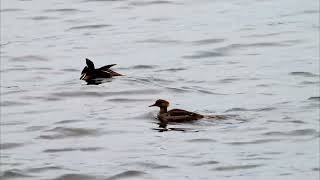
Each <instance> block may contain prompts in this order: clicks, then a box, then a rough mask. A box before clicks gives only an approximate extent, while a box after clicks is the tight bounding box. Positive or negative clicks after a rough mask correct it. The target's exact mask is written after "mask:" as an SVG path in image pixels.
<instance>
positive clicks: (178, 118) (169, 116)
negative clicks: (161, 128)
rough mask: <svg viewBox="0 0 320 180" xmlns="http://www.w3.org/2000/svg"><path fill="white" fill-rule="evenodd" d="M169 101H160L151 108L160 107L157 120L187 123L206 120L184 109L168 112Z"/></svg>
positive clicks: (202, 116)
mask: <svg viewBox="0 0 320 180" xmlns="http://www.w3.org/2000/svg"><path fill="white" fill-rule="evenodd" d="M169 104H170V103H169V101H166V100H163V99H158V100H157V101H156V102H155V103H154V104H152V105H150V106H149V107H153V106H156V107H159V108H160V111H159V113H158V115H157V118H158V119H159V120H160V122H186V121H194V120H199V119H202V118H204V117H205V116H204V115H201V114H198V113H195V112H190V111H186V110H182V109H171V110H169V111H168V107H169Z"/></svg>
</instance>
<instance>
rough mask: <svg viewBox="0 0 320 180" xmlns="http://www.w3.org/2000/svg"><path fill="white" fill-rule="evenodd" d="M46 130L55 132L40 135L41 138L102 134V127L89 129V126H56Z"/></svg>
mask: <svg viewBox="0 0 320 180" xmlns="http://www.w3.org/2000/svg"><path fill="white" fill-rule="evenodd" d="M46 132H53V133H54V134H51V135H40V136H39V138H41V139H63V138H69V137H83V136H99V135H101V134H102V131H101V130H100V129H88V128H66V127H56V128H53V129H51V130H47V131H46Z"/></svg>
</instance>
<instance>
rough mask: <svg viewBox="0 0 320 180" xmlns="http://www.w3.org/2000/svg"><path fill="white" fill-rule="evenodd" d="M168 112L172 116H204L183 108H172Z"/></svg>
mask: <svg viewBox="0 0 320 180" xmlns="http://www.w3.org/2000/svg"><path fill="white" fill-rule="evenodd" d="M168 114H169V115H170V116H202V115H200V114H197V113H194V112H190V111H186V110H183V109H171V110H170V111H168Z"/></svg>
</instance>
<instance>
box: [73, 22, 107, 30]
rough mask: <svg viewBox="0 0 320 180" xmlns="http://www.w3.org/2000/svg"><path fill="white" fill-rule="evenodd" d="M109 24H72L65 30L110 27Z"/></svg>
mask: <svg viewBox="0 0 320 180" xmlns="http://www.w3.org/2000/svg"><path fill="white" fill-rule="evenodd" d="M110 26H111V25H109V24H94V25H83V26H74V27H71V28H69V29H67V30H68V31H72V30H82V29H101V28H105V27H110Z"/></svg>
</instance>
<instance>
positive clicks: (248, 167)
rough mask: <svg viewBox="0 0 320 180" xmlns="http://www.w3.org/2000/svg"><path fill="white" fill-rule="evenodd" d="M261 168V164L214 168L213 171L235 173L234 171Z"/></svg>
mask: <svg viewBox="0 0 320 180" xmlns="http://www.w3.org/2000/svg"><path fill="white" fill-rule="evenodd" d="M260 166H263V165H262V164H251V165H236V166H220V167H217V168H214V169H213V170H216V171H235V170H241V169H253V168H257V167H260Z"/></svg>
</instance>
